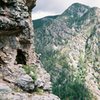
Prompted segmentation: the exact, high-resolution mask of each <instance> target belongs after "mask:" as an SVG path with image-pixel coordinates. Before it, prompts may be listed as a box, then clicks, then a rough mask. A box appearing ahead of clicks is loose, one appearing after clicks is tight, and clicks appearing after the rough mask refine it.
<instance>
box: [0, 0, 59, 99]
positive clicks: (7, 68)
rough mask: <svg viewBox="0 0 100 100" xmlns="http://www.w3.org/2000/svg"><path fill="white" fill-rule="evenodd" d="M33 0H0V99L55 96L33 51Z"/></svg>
mask: <svg viewBox="0 0 100 100" xmlns="http://www.w3.org/2000/svg"><path fill="white" fill-rule="evenodd" d="M35 1H36V0H0V100H59V98H58V97H56V96H55V95H53V94H51V82H50V75H49V74H48V73H47V72H46V71H45V70H44V69H43V68H42V64H41V62H40V61H39V59H38V56H37V54H36V53H35V51H34V44H33V42H34V41H33V37H34V32H33V26H32V22H31V14H30V13H31V10H32V8H33V7H34V6H35ZM39 94H41V95H39Z"/></svg>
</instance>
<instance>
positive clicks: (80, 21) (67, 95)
mask: <svg viewBox="0 0 100 100" xmlns="http://www.w3.org/2000/svg"><path fill="white" fill-rule="evenodd" d="M33 23H34V28H35V51H36V52H37V53H38V54H39V58H40V60H41V61H42V63H43V66H44V68H45V69H46V70H47V72H48V73H50V75H51V80H52V82H53V87H52V90H53V93H54V94H56V95H58V96H59V97H60V98H61V100H100V9H99V8H96V7H93V8H91V7H88V6H85V5H83V4H79V3H75V4H72V5H71V6H70V7H69V8H68V9H67V10H66V11H65V12H64V13H62V14H61V15H58V16H51V17H50V16H49V17H45V18H42V19H38V20H34V21H33Z"/></svg>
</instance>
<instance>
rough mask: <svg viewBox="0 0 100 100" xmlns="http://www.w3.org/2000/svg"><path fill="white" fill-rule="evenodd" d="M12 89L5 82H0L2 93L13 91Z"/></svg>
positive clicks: (0, 91)
mask: <svg viewBox="0 0 100 100" xmlns="http://www.w3.org/2000/svg"><path fill="white" fill-rule="evenodd" d="M11 92H12V89H11V88H10V87H9V86H7V85H6V84H5V83H0V94H1V93H2V94H3V93H11Z"/></svg>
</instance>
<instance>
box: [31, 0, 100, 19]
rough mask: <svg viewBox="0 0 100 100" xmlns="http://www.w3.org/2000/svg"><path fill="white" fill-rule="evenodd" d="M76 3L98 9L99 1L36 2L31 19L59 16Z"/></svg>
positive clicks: (57, 0)
mask: <svg viewBox="0 0 100 100" xmlns="http://www.w3.org/2000/svg"><path fill="white" fill-rule="evenodd" d="M76 2H79V3H82V4H85V5H88V6H90V7H99V8H100V0H37V2H36V7H35V8H34V9H33V11H32V19H38V18H42V17H45V16H49V15H57V14H61V13H63V12H64V11H65V10H66V9H67V8H68V7H69V6H70V5H71V4H73V3H76Z"/></svg>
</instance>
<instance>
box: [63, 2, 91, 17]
mask: <svg viewBox="0 0 100 100" xmlns="http://www.w3.org/2000/svg"><path fill="white" fill-rule="evenodd" d="M89 9H90V7H89V6H86V5H84V4H81V3H74V4H72V5H71V6H70V7H69V8H68V9H67V10H66V11H65V12H64V13H63V15H66V14H67V15H75V16H76V15H77V16H79V17H81V16H82V15H84V14H85V13H86V12H87V11H88V10H89ZM73 17H74V16H73Z"/></svg>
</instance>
